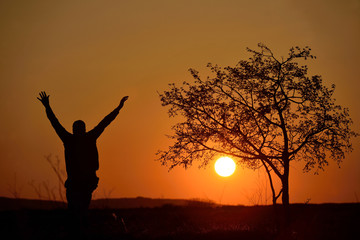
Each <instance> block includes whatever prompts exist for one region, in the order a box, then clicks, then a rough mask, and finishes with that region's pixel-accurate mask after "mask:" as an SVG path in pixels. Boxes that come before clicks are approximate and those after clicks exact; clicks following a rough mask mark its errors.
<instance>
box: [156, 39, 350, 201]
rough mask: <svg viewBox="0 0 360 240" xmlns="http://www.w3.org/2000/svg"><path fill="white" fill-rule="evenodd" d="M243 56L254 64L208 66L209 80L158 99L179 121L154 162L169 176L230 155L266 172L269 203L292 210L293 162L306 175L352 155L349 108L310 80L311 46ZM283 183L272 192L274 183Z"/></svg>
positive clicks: (196, 79)
mask: <svg viewBox="0 0 360 240" xmlns="http://www.w3.org/2000/svg"><path fill="white" fill-rule="evenodd" d="M258 47H259V50H258V51H255V50H251V49H247V50H248V51H249V52H250V53H251V54H252V57H251V58H249V59H248V60H241V61H240V62H239V63H238V64H237V65H236V66H235V67H230V66H228V67H225V68H221V67H219V66H217V65H215V66H214V65H212V64H208V67H209V68H210V70H211V72H212V73H213V74H214V77H212V78H210V77H207V79H206V80H203V79H202V78H200V76H199V73H198V72H197V71H196V70H194V69H190V70H189V71H190V73H191V74H192V76H193V78H194V82H191V83H189V82H184V83H183V85H182V86H180V87H178V86H176V85H175V84H170V85H169V88H170V90H168V91H164V92H163V93H162V94H159V95H160V99H161V102H162V105H163V106H169V107H170V108H169V111H168V114H169V116H170V117H174V116H176V115H179V114H180V115H182V116H183V120H184V121H183V122H180V123H178V124H176V125H174V126H173V130H174V135H172V136H169V137H170V138H171V139H173V140H174V143H173V145H172V146H170V147H169V148H168V150H166V151H159V152H158V159H157V160H159V161H160V162H161V163H162V165H166V166H168V167H169V169H172V168H173V167H175V166H179V165H180V166H183V167H185V168H187V167H189V166H191V165H192V164H193V162H194V161H200V162H201V165H200V167H201V166H206V165H207V164H208V163H209V162H210V161H211V160H213V159H214V157H215V156H216V155H219V154H220V155H228V156H232V157H233V158H235V159H236V160H237V162H238V163H239V164H245V165H246V166H247V167H250V168H252V169H257V168H260V167H264V169H265V171H266V173H267V175H268V177H269V182H270V186H271V190H272V198H273V204H276V201H277V199H278V198H279V197H280V196H282V203H283V205H285V206H287V205H289V171H290V162H292V161H295V160H297V161H303V162H304V171H310V170H311V169H316V170H315V172H316V173H317V172H318V171H319V170H323V169H324V167H325V166H326V165H328V161H329V159H332V160H334V161H335V162H337V164H340V163H341V162H342V160H343V159H344V156H345V153H347V152H351V151H352V145H351V141H350V140H351V138H352V137H354V136H356V135H357V133H355V132H354V131H352V130H351V128H350V127H351V124H352V120H351V118H350V116H349V111H348V109H347V108H343V107H341V106H339V105H336V104H335V99H334V98H333V93H334V89H335V86H334V85H332V86H331V87H327V86H325V85H324V84H323V82H322V78H321V76H319V75H314V76H311V77H309V76H308V75H307V72H308V68H307V66H306V65H300V64H299V62H300V61H304V60H307V59H309V58H310V59H313V58H315V56H313V55H311V53H310V51H311V49H310V48H309V47H305V48H300V47H293V48H291V49H290V51H289V55H288V57H286V58H285V59H284V58H282V59H281V60H279V59H277V58H276V57H275V56H274V54H273V52H272V51H271V50H270V49H269V48H268V47H266V46H265V45H263V44H259V45H258ZM274 176H275V177H278V179H279V180H280V181H281V185H282V186H281V189H279V190H278V191H276V190H275V188H274V184H273V177H274Z"/></svg>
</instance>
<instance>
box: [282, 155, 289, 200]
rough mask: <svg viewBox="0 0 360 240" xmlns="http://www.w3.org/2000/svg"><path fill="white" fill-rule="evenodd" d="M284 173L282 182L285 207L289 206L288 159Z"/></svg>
mask: <svg viewBox="0 0 360 240" xmlns="http://www.w3.org/2000/svg"><path fill="white" fill-rule="evenodd" d="M284 163H285V164H284V175H283V176H282V178H281V183H282V196H281V197H282V204H283V206H285V207H288V206H289V169H290V163H289V161H288V160H285V161H284Z"/></svg>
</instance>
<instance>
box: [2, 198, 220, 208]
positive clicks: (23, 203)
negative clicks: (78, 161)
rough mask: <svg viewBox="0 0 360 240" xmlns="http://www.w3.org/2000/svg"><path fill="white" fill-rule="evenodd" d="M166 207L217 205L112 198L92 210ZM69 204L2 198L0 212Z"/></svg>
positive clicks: (95, 204)
mask: <svg viewBox="0 0 360 240" xmlns="http://www.w3.org/2000/svg"><path fill="white" fill-rule="evenodd" d="M164 205H172V206H199V207H201V206H215V205H216V204H215V203H212V202H206V201H201V200H185V199H163V198H161V199H154V198H145V197H137V198H110V199H95V200H92V201H91V204H90V208H95V209H96V208H100V209H101V208H113V209H117V208H155V207H162V206H164ZM66 207H67V204H66V203H65V202H60V201H49V200H38V199H21V198H18V199H15V198H6V197H0V211H5V210H18V209H42V210H48V209H57V208H66Z"/></svg>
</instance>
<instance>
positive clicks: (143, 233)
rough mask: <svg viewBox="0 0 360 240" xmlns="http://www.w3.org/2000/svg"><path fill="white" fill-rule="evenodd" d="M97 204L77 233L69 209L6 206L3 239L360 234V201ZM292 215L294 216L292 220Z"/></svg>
mask: <svg viewBox="0 0 360 240" xmlns="http://www.w3.org/2000/svg"><path fill="white" fill-rule="evenodd" d="M277 208H278V209H277V210H275V209H274V208H273V207H272V206H253V207H245V206H223V207H209V206H171V205H165V206H162V207H154V208H128V209H91V210H89V216H88V223H87V225H86V226H85V227H84V228H83V229H82V230H81V231H80V232H77V233H76V234H75V233H73V232H72V231H71V229H72V227H74V225H73V224H72V223H71V221H69V216H68V212H67V211H66V210H65V209H55V210H25V209H22V210H21V209H19V210H4V211H0V221H1V227H0V228H1V232H2V234H3V235H2V236H4V234H5V236H7V237H6V238H1V239H73V237H75V236H80V238H79V239H221V240H226V239H244V240H247V239H265V240H266V239H307V240H310V239H357V238H358V237H359V236H360V204H319V205H315V204H294V205H291V206H290V217H289V218H286V217H284V215H283V213H282V208H281V206H277ZM286 219H288V220H286Z"/></svg>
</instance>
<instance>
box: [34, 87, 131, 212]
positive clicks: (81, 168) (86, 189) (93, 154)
mask: <svg viewBox="0 0 360 240" xmlns="http://www.w3.org/2000/svg"><path fill="white" fill-rule="evenodd" d="M39 95H40V97H38V98H37V99H39V101H40V102H41V103H42V104H43V105H44V107H45V109H46V115H47V117H48V119H49V120H50V123H51V125H52V126H53V128H54V129H55V132H56V133H57V135H58V136H59V137H60V139H61V141H62V142H63V144H64V148H65V165H66V172H67V180H66V182H65V188H66V199H67V201H68V208H69V210H72V211H73V212H75V213H76V214H79V215H80V216H79V217H82V216H83V214H84V213H85V212H86V211H87V209H88V208H89V204H90V201H91V196H92V192H93V191H94V190H95V189H96V188H97V185H98V181H99V178H98V177H97V176H96V171H97V170H98V169H99V157H98V150H97V147H96V140H97V139H98V137H99V136H100V135H101V133H102V132H103V131H104V129H105V128H106V127H107V126H108V125H109V124H110V123H111V122H112V121H113V120H114V119H115V118H116V116H117V115H118V114H119V111H120V109H121V108H122V107H123V106H124V103H125V101H126V100H127V99H128V96H126V97H123V98H122V99H121V101H120V104H119V106H117V107H116V108H115V109H114V110H113V111H112V112H111V113H110V114H109V115H107V116H106V117H105V118H104V119H103V120H102V121H101V122H100V123H99V124H98V125H97V126H96V127H95V128H94V129H92V130H91V131H88V132H86V126H85V123H84V122H83V121H82V120H77V121H75V122H74V123H73V133H72V134H71V133H69V132H68V131H66V130H65V128H64V127H63V126H62V125H61V124H60V122H59V120H58V119H57V118H56V117H55V114H54V112H53V111H52V109H51V107H50V102H49V95H46V93H45V92H40V93H39Z"/></svg>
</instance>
